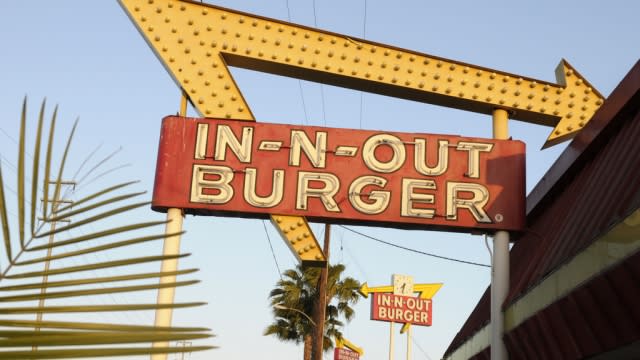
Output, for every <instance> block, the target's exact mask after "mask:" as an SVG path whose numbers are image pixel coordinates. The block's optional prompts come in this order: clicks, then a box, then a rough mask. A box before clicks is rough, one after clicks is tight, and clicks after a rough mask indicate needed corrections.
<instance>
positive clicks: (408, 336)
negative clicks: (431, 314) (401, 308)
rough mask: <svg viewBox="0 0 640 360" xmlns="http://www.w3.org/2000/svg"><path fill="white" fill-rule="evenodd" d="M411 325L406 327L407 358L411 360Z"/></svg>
mask: <svg viewBox="0 0 640 360" xmlns="http://www.w3.org/2000/svg"><path fill="white" fill-rule="evenodd" d="M412 327H413V326H409V328H408V329H407V360H411V328H412Z"/></svg>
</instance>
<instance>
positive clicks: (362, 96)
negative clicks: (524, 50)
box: [360, 0, 367, 129]
mask: <svg viewBox="0 0 640 360" xmlns="http://www.w3.org/2000/svg"><path fill="white" fill-rule="evenodd" d="M362 38H363V39H366V38H367V0H364V19H363V20H362ZM363 103H364V92H363V91H360V129H362V114H363V111H362V107H363Z"/></svg>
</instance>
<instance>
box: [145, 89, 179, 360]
mask: <svg viewBox="0 0 640 360" xmlns="http://www.w3.org/2000/svg"><path fill="white" fill-rule="evenodd" d="M179 114H180V116H186V115H187V96H186V94H185V93H184V92H183V93H182V98H181V99H180V113H179ZM180 232H182V209H176V208H171V209H168V210H167V225H166V226H165V231H164V233H165V234H176V233H180ZM180 238H181V236H180V235H174V236H170V237H167V238H165V239H164V246H163V249H162V255H163V256H167V255H178V254H180ZM176 270H178V259H169V260H162V264H161V269H160V271H161V272H170V271H176ZM175 281H176V276H175V275H172V276H162V277H160V284H167V283H173V282H175ZM175 293H176V289H175V288H174V287H167V288H162V289H158V300H157V303H158V304H173V302H174V298H175ZM172 317H173V309H171V308H167V309H156V318H155V323H154V326H156V327H168V326H171V319H172ZM168 346H169V342H167V341H162V342H154V343H153V347H154V348H155V347H168ZM167 357H168V356H167V354H153V355H151V360H167Z"/></svg>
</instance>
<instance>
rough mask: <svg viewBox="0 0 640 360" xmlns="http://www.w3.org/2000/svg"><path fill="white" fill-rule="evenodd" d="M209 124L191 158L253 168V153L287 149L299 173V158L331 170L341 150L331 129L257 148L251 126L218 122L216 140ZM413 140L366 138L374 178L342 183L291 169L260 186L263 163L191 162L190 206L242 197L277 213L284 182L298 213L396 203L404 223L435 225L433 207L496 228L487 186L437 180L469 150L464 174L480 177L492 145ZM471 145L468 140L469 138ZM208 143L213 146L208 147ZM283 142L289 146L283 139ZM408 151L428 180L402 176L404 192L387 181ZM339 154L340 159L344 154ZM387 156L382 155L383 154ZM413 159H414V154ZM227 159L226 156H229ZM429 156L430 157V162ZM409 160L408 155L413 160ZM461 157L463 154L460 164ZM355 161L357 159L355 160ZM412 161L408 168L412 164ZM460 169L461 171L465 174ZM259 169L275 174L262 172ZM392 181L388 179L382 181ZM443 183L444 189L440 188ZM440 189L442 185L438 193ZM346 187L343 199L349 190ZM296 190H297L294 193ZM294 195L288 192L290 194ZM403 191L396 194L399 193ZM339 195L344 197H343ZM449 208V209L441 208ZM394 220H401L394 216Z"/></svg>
mask: <svg viewBox="0 0 640 360" xmlns="http://www.w3.org/2000/svg"><path fill="white" fill-rule="evenodd" d="M210 127H213V126H209V124H207V123H198V125H197V128H196V134H195V135H196V136H195V146H194V149H193V158H194V159H196V160H199V161H200V162H202V161H206V160H207V159H213V161H229V159H228V157H229V156H231V157H235V159H237V161H239V162H240V163H243V164H252V163H255V162H256V161H262V159H260V160H257V159H253V156H252V154H253V153H254V152H255V151H267V150H269V151H277V152H280V151H288V154H287V157H288V165H289V166H291V167H298V168H300V167H302V166H306V167H307V168H308V165H301V163H302V162H303V160H302V157H303V154H304V157H305V158H306V159H307V161H308V164H310V165H311V166H312V167H313V168H316V169H319V170H321V169H325V168H326V167H327V153H335V155H336V156H338V150H334V151H332V150H330V149H328V146H329V134H330V132H327V131H317V130H315V131H313V137H310V136H309V134H307V132H306V131H305V130H300V129H289V130H288V131H289V133H288V135H289V146H287V145H286V144H285V145H281V144H282V143H283V141H280V140H279V139H280V138H281V137H282V135H280V138H278V139H261V140H258V142H259V143H260V144H261V145H260V147H259V149H254V148H253V144H254V136H255V134H254V128H253V127H251V126H241V127H232V126H230V125H227V124H217V125H216V126H215V131H216V132H215V135H214V136H210V134H209V130H210V129H209V128H210ZM412 140H413V141H412V142H403V141H402V140H401V139H400V138H399V137H398V136H396V135H393V134H388V133H378V134H374V135H372V136H369V137H368V138H366V140H365V141H364V143H363V144H362V151H361V152H360V154H361V155H359V156H361V161H362V163H361V164H364V166H366V169H369V170H371V171H372V172H373V173H375V174H380V175H374V174H362V175H360V176H358V177H356V178H352V180H349V183H347V184H343V183H342V181H344V180H343V179H341V178H340V177H338V176H337V175H336V174H334V173H332V172H330V171H298V172H297V174H296V175H294V172H293V171H287V170H286V169H274V168H271V169H269V168H268V167H267V169H268V170H260V173H261V175H260V176H261V178H260V179H261V180H258V173H259V171H258V169H263V168H264V167H260V166H259V164H255V165H254V166H256V167H245V168H242V169H232V168H230V167H228V166H224V165H209V164H194V165H193V170H192V181H191V193H190V202H192V203H203V204H226V203H228V202H230V201H231V200H232V199H234V194H235V193H236V192H237V193H239V194H242V197H241V198H240V199H243V200H244V202H245V203H246V204H248V205H250V206H252V207H255V208H273V207H277V206H280V205H282V204H283V201H284V200H285V199H291V197H289V198H288V197H287V190H286V189H285V186H288V187H289V186H290V185H286V184H292V185H293V184H295V197H294V198H293V199H295V201H292V200H293V199H291V200H287V201H291V206H295V209H296V210H299V211H302V212H305V211H309V208H310V206H313V205H312V204H310V199H315V200H311V201H312V202H314V201H317V202H318V203H319V204H322V205H323V207H324V209H325V210H326V211H327V212H331V213H340V212H342V209H341V207H345V206H350V207H351V209H352V210H351V211H353V210H356V211H357V212H359V213H362V214H366V215H376V214H382V213H384V212H385V211H387V210H388V209H389V208H390V207H392V206H391V204H392V203H393V202H396V203H395V204H393V208H394V209H399V212H400V214H399V215H400V216H401V217H405V218H422V219H433V218H435V217H436V216H438V214H436V209H437V208H439V209H445V210H444V211H445V213H444V214H440V216H442V217H443V218H444V219H445V220H447V221H452V222H453V221H458V220H459V217H460V213H461V212H466V213H468V214H470V215H471V216H472V217H473V219H475V221H476V222H479V223H492V219H491V218H490V217H489V215H488V213H487V209H486V206H487V204H488V203H489V200H490V193H489V190H488V188H487V187H486V186H485V185H483V184H479V183H473V182H459V181H449V180H445V181H444V182H438V183H436V181H435V178H436V177H438V176H442V175H444V174H447V172H448V171H451V170H450V169H449V168H450V166H451V164H450V158H451V156H452V153H453V152H456V151H457V152H466V153H467V154H468V155H467V156H464V157H463V158H464V159H466V162H465V163H464V164H462V165H463V168H464V169H466V172H465V173H464V174H461V175H460V176H463V175H464V177H465V178H467V179H477V178H480V177H481V175H483V174H482V172H483V171H484V169H483V166H481V164H483V162H482V161H481V160H482V159H481V156H482V154H485V153H490V152H491V151H492V150H493V147H494V144H491V143H482V142H472V141H459V142H457V143H453V144H450V142H451V140H442V139H441V140H437V141H433V140H430V142H429V143H428V142H427V139H425V138H419V137H415V138H413V139H412ZM465 140H466V139H465ZM210 141H215V142H214V143H213V144H210V143H209V142H210ZM285 141H286V140H285ZM264 144H280V145H278V146H276V147H266V146H263V145H264ZM333 146H334V147H335V149H342V151H343V152H344V149H347V148H348V149H350V151H349V156H355V155H356V154H357V153H358V152H357V150H358V147H355V146H347V145H343V144H340V145H333ZM408 146H413V147H414V149H413V150H412V151H413V154H412V155H413V157H414V159H413V167H414V169H415V172H416V173H417V174H419V175H423V176H426V177H430V178H412V177H406V176H402V178H401V179H400V182H399V184H400V186H398V185H393V186H394V188H391V187H390V185H389V179H390V176H394V175H393V174H394V173H396V172H398V173H400V172H401V171H403V172H406V169H403V167H404V166H405V163H407V161H406V160H407V156H408V152H407V151H408V150H407V147H408ZM345 154H346V153H344V154H343V153H340V155H339V156H341V157H342V156H346V155H345ZM383 154H384V155H383ZM409 154H410V153H409ZM227 155H229V156H227ZM428 155H429V156H428ZM409 156H410V155H409ZM460 158H461V157H460V156H459V155H458V156H457V159H458V160H459V159H460ZM354 161H357V159H354ZM409 163H410V162H409ZM460 167H461V166H460V164H456V168H460ZM262 171H269V172H270V173H266V174H262ZM234 176H241V177H243V181H242V182H240V185H237V184H238V182H237V181H233V180H234ZM292 176H293V177H295V179H293V180H294V181H288V182H287V181H286V178H287V177H292ZM385 176H387V177H385ZM265 180H266V184H269V182H268V181H271V183H270V184H271V185H270V188H271V189H270V190H268V189H269V187H264V186H258V184H259V183H260V184H262V183H263V182H264V181H265ZM396 184H397V182H396ZM437 184H439V185H437ZM234 186H243V188H242V189H234ZM440 187H444V188H442V189H440ZM344 188H346V189H348V191H347V192H346V194H344V192H345V190H341V189H344ZM289 189H291V190H293V186H291V187H289ZM291 190H289V191H291ZM398 192H399V193H398ZM339 194H342V195H339ZM442 202H444V206H442V205H439V206H436V205H438V204H441V203H442ZM396 216H397V215H396Z"/></svg>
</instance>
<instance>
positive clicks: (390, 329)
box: [389, 321, 394, 360]
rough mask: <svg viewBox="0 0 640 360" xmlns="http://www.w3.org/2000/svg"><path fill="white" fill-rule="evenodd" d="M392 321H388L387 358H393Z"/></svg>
mask: <svg viewBox="0 0 640 360" xmlns="http://www.w3.org/2000/svg"><path fill="white" fill-rule="evenodd" d="M393 350H394V349H393V321H392V322H390V323H389V360H393Z"/></svg>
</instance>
